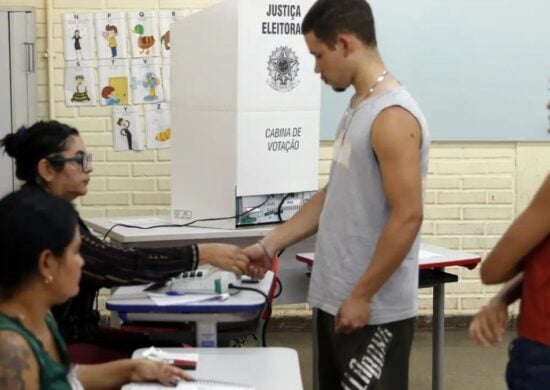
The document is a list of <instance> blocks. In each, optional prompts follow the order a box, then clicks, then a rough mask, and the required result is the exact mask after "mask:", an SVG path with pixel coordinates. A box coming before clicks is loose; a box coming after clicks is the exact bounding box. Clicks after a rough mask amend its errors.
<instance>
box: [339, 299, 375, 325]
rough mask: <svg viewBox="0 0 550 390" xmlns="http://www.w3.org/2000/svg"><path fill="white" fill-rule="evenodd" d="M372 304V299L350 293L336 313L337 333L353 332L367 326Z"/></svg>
mask: <svg viewBox="0 0 550 390" xmlns="http://www.w3.org/2000/svg"><path fill="white" fill-rule="evenodd" d="M370 305H371V302H370V300H368V299H365V298H364V297H359V296H354V295H353V294H352V295H350V296H349V297H348V298H347V299H346V300H345V301H344V302H343V303H342V306H340V309H338V313H336V318H335V322H334V325H335V331H336V333H351V332H353V331H354V330H357V329H360V328H362V327H363V326H365V325H366V324H367V321H368V320H369V316H370Z"/></svg>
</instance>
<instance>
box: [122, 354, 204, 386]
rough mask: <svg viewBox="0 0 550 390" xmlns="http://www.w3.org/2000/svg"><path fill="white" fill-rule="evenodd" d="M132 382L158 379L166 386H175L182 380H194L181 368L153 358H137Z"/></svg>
mask: <svg viewBox="0 0 550 390" xmlns="http://www.w3.org/2000/svg"><path fill="white" fill-rule="evenodd" d="M134 362H135V363H134V367H133V370H132V373H131V377H130V381H131V382H149V381H157V382H160V383H162V384H163V385H165V386H175V385H177V384H178V382H179V381H180V380H182V379H183V380H193V378H191V377H190V376H189V375H187V374H185V372H183V371H182V370H181V369H179V368H177V367H174V366H170V365H168V364H164V363H160V362H154V361H152V360H145V359H140V360H135V361H134Z"/></svg>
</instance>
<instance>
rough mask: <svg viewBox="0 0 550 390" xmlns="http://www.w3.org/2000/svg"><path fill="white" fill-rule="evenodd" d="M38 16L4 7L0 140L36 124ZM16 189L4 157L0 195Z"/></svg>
mask: <svg viewBox="0 0 550 390" xmlns="http://www.w3.org/2000/svg"><path fill="white" fill-rule="evenodd" d="M35 31H36V17H35V12H34V9H32V8H22V7H16V8H6V7H0V138H3V137H4V136H5V135H6V134H9V133H11V132H15V131H17V129H18V128H19V127H20V126H22V125H29V124H32V123H34V122H35V121H36V106H37V98H36V56H35V53H36V50H35V42H36V33H35ZM15 186H16V182H15V178H14V166H13V162H12V161H11V159H10V158H9V157H8V156H7V155H5V154H4V153H1V154H0V196H2V195H4V194H6V193H8V192H10V191H13V190H14V188H15Z"/></svg>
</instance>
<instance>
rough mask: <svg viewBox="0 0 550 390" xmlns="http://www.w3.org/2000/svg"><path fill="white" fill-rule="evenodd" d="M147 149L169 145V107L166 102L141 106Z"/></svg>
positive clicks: (163, 147)
mask: <svg viewBox="0 0 550 390" xmlns="http://www.w3.org/2000/svg"><path fill="white" fill-rule="evenodd" d="M143 110H144V117H145V134H146V137H147V149H166V148H169V147H170V136H171V134H170V133H171V129H170V107H169V106H168V104H166V103H158V104H148V105H146V106H143Z"/></svg>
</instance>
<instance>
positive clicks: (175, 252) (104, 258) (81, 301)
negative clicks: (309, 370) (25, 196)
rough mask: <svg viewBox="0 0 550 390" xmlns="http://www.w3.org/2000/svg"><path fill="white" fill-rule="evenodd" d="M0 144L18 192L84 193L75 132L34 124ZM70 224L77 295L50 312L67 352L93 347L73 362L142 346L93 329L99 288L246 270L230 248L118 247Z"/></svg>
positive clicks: (83, 158)
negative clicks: (204, 270)
mask: <svg viewBox="0 0 550 390" xmlns="http://www.w3.org/2000/svg"><path fill="white" fill-rule="evenodd" d="M0 146H1V147H3V148H4V149H5V152H6V153H7V154H8V155H9V156H10V157H13V158H14V159H15V166H16V176H17V177H18V178H19V179H20V180H22V181H23V182H24V186H23V187H24V188H26V189H28V190H33V191H47V192H49V193H51V194H54V195H57V196H59V197H61V198H63V199H65V200H67V201H73V200H75V199H76V198H78V197H80V196H83V195H85V194H86V193H87V191H88V183H89V182H90V173H91V172H92V158H91V155H90V154H89V153H88V152H87V150H86V146H85V145H84V142H83V141H82V138H81V137H80V135H79V133H78V130H76V129H75V128H73V127H70V126H68V125H65V124H62V123H59V122H57V121H47V122H45V121H41V122H37V123H36V124H34V125H33V126H31V127H29V128H25V127H22V128H20V129H19V130H18V131H17V133H14V134H8V135H7V136H6V137H5V138H4V139H2V140H0ZM78 225H79V230H80V235H81V237H82V246H81V249H80V251H81V253H82V257H83V258H84V261H85V264H84V268H83V274H82V279H81V282H80V291H79V293H78V295H77V296H76V297H74V298H72V299H70V300H69V301H67V302H66V303H65V304H63V305H61V306H57V307H54V308H53V313H54V315H55V318H56V320H57V322H58V324H59V326H60V328H61V331H62V334H63V336H64V338H65V340H66V341H67V342H68V343H69V344H73V345H70V346H69V353H71V351H73V352H74V353H77V351H82V349H83V343H84V345H85V346H86V347H87V348H88V347H89V348H92V347H91V346H90V345H89V343H92V344H93V345H95V347H94V348H97V350H94V351H90V349H86V351H87V355H88V359H89V360H85V361H77V363H95V362H100V361H105V360H113V359H116V358H121V357H125V356H129V355H130V354H131V353H132V352H133V350H134V349H135V348H136V347H139V346H143V344H147V339H146V338H145V336H144V335H141V334H139V333H134V334H130V333H129V332H124V333H123V332H117V331H115V330H113V329H110V328H103V327H100V326H99V312H98V311H97V310H95V309H94V303H95V301H96V297H97V294H98V291H99V289H100V288H103V287H108V288H110V287H113V286H120V285H128V284H142V283H148V282H152V281H161V280H165V279H167V278H169V277H171V276H173V275H176V274H179V273H181V272H183V271H187V270H193V269H195V268H196V267H197V266H198V265H201V264H211V265H213V266H216V267H218V268H222V269H225V270H228V271H232V272H235V273H237V274H242V273H244V272H245V271H246V268H247V264H248V258H247V257H246V256H245V255H244V253H243V252H242V251H241V249H240V248H238V247H236V246H234V245H227V244H199V245H188V246H183V247H177V248H162V249H146V248H143V249H120V248H116V247H113V246H111V245H109V244H108V243H105V242H103V241H101V240H100V239H98V238H97V237H95V236H94V235H92V233H91V232H90V230H89V229H88V228H87V227H86V225H85V224H84V223H83V222H82V220H81V219H79V221H78ZM113 346H116V348H117V349H116V350H114V349H113ZM94 356H98V357H97V358H96V357H94ZM74 360H75V359H73V361H74Z"/></svg>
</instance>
